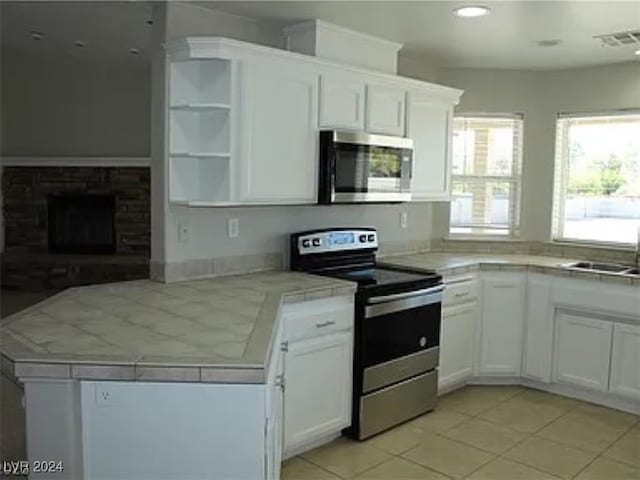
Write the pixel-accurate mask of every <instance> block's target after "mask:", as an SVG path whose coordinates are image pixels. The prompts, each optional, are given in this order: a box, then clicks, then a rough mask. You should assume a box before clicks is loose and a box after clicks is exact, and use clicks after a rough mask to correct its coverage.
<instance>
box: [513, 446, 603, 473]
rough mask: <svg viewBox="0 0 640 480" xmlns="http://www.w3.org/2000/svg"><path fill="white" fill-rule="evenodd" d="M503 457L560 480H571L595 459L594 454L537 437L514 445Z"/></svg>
mask: <svg viewBox="0 0 640 480" xmlns="http://www.w3.org/2000/svg"><path fill="white" fill-rule="evenodd" d="M504 456H505V457H506V458H508V459H511V460H515V461H516V462H520V463H524V464H526V465H529V466H531V467H534V468H538V469H540V470H544V471H545V472H548V473H551V474H552V475H556V476H558V477H562V478H572V477H573V476H574V475H576V474H577V473H578V472H579V471H580V470H582V469H583V468H584V467H585V466H587V465H588V464H589V463H590V462H591V461H592V460H593V459H594V458H595V457H596V455H595V454H592V453H588V452H585V451H583V450H578V449H576V448H572V447H567V446H565V445H561V444H559V443H555V442H552V441H550V440H546V439H544V438H537V437H531V438H529V439H527V440H525V441H524V442H522V443H520V444H518V445H516V446H515V447H514V448H512V449H511V450H509V451H508V452H506V453H505V454H504Z"/></svg>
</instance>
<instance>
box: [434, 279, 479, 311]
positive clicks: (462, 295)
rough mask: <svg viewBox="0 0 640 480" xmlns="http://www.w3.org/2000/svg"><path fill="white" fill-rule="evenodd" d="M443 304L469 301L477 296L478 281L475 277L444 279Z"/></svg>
mask: <svg viewBox="0 0 640 480" xmlns="http://www.w3.org/2000/svg"><path fill="white" fill-rule="evenodd" d="M445 285H446V287H445V289H444V301H443V303H444V305H446V306H450V305H456V304H459V303H465V302H471V301H474V300H476V299H477V298H478V281H477V280H476V279H475V277H458V278H452V279H447V280H445Z"/></svg>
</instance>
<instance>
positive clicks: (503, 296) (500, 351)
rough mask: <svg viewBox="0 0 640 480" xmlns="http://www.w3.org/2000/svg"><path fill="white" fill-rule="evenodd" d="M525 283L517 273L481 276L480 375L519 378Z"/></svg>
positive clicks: (522, 277)
mask: <svg viewBox="0 0 640 480" xmlns="http://www.w3.org/2000/svg"><path fill="white" fill-rule="evenodd" d="M524 279H525V277H524V275H522V274H516V273H491V274H486V275H484V276H483V280H482V290H481V292H482V294H481V299H482V300H481V303H482V315H481V327H480V328H481V332H482V333H481V339H480V366H479V371H480V374H484V375H510V376H516V375H520V364H521V356H522V324H523V317H524V300H525V282H524Z"/></svg>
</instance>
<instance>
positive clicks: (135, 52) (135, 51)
mask: <svg viewBox="0 0 640 480" xmlns="http://www.w3.org/2000/svg"><path fill="white" fill-rule="evenodd" d="M129 53H130V54H131V55H140V49H139V48H130V49H129Z"/></svg>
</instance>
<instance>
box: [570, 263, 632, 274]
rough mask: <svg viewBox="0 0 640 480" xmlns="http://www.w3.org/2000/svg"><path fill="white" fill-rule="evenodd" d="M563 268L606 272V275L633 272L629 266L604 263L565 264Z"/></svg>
mask: <svg viewBox="0 0 640 480" xmlns="http://www.w3.org/2000/svg"><path fill="white" fill-rule="evenodd" d="M564 267H566V268H576V269H578V270H591V271H596V272H608V273H629V271H630V270H633V269H632V268H631V267H630V266H629V265H620V264H618V263H604V262H574V263H567V264H565V265H564ZM636 270H637V269H636Z"/></svg>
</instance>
